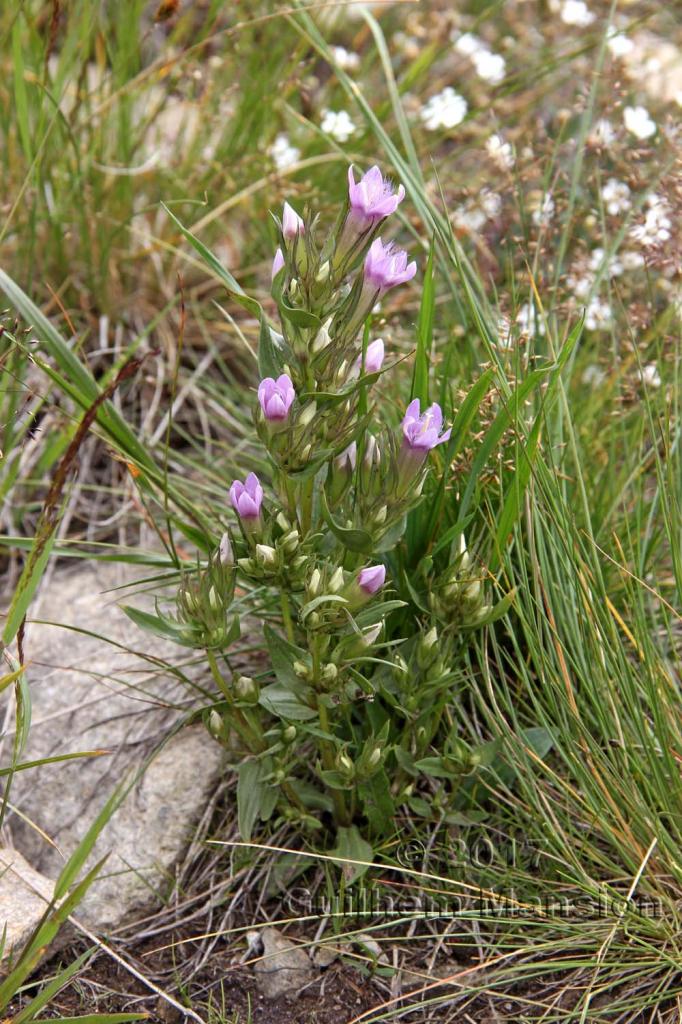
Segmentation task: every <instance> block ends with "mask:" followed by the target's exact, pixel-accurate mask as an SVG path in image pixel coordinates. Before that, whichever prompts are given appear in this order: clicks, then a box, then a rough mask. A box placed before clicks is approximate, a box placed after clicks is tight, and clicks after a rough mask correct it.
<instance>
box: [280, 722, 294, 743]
mask: <svg viewBox="0 0 682 1024" xmlns="http://www.w3.org/2000/svg"><path fill="white" fill-rule="evenodd" d="M297 735H298V730H297V729H296V726H295V725H287V727H286V728H285V729H282V742H283V743H293V742H294V740H295V739H296V736H297Z"/></svg>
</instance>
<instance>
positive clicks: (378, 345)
mask: <svg viewBox="0 0 682 1024" xmlns="http://www.w3.org/2000/svg"><path fill="white" fill-rule="evenodd" d="M383 361H384V343H383V341H382V340H381V338H377V340H376V341H373V342H372V343H371V345H368V346H367V351H366V352H365V373H378V372H379V370H380V369H381V365H382V363H383ZM357 367H358V371H361V370H362V355H359V356H358V363H357Z"/></svg>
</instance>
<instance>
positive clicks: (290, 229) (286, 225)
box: [282, 203, 305, 242]
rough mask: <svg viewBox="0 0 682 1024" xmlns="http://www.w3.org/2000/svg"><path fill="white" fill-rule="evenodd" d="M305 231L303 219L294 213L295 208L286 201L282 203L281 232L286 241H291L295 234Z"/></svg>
mask: <svg viewBox="0 0 682 1024" xmlns="http://www.w3.org/2000/svg"><path fill="white" fill-rule="evenodd" d="M304 232H305V224H304V223H303V220H302V219H301V218H300V217H299V215H298V214H297V213H296V210H294V208H293V207H292V206H289V204H288V203H285V204H284V209H283V210H282V234H283V235H284V237H285V239H286V241H287V242H292V241H293V240H294V239H295V238H296V236H297V235H302V234H304Z"/></svg>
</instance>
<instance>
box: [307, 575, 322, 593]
mask: <svg viewBox="0 0 682 1024" xmlns="http://www.w3.org/2000/svg"><path fill="white" fill-rule="evenodd" d="M321 583H322V575H321V573H320V570H319V569H313V571H312V572H311V574H310V579H309V580H308V595H309V596H310V597H311V598H313V597H317V596H318V594H319V593H320V586H321Z"/></svg>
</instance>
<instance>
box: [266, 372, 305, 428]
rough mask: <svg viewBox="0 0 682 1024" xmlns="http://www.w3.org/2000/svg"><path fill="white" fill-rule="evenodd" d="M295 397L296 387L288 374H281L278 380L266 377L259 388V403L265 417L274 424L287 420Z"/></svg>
mask: <svg viewBox="0 0 682 1024" xmlns="http://www.w3.org/2000/svg"><path fill="white" fill-rule="evenodd" d="M295 397H296V392H295V391H294V385H293V384H292V383H291V377H290V376H289V374H288V373H283V374H281V375H280V376H279V377H278V378H277V380H273V378H272V377H266V378H265V379H264V380H262V381H261V382H260V384H259V386H258V401H259V402H260V407H261V409H262V410H263V415H264V416H265V418H266V420H270V421H272V422H280V423H281V422H282V421H283V420H285V419H286V418H287V416H288V415H289V409H290V408H291V403H292V402H293V400H294V398H295Z"/></svg>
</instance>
